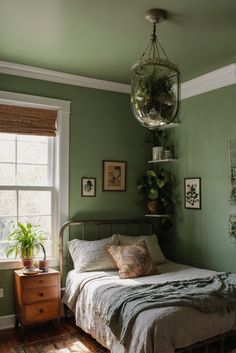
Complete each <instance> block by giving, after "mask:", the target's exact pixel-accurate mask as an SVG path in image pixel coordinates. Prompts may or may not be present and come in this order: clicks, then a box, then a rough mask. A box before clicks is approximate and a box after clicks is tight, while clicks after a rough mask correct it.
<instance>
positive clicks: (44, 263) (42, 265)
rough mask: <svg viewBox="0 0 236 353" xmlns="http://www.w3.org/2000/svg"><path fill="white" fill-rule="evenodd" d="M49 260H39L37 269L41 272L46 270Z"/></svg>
mask: <svg viewBox="0 0 236 353" xmlns="http://www.w3.org/2000/svg"><path fill="white" fill-rule="evenodd" d="M48 268H49V260H39V269H40V270H41V271H43V272H48Z"/></svg>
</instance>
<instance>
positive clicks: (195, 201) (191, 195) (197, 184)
mask: <svg viewBox="0 0 236 353" xmlns="http://www.w3.org/2000/svg"><path fill="white" fill-rule="evenodd" d="M184 200H185V201H184V202H185V208H192V209H196V210H199V209H201V178H185V179H184Z"/></svg>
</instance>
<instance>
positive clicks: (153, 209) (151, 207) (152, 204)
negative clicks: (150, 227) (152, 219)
mask: <svg viewBox="0 0 236 353" xmlns="http://www.w3.org/2000/svg"><path fill="white" fill-rule="evenodd" d="M157 208H158V205H157V200H149V201H147V209H148V212H149V213H150V214H156V213H157Z"/></svg>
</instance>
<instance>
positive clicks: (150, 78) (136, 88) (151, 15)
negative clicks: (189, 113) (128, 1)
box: [131, 9, 180, 129]
mask: <svg viewBox="0 0 236 353" xmlns="http://www.w3.org/2000/svg"><path fill="white" fill-rule="evenodd" d="M145 18H146V19H147V20H148V21H149V22H151V23H152V24H153V32H152V34H151V41H150V42H149V44H148V46H147V48H146V49H145V51H144V53H143V55H142V57H141V58H140V59H139V60H138V61H137V62H136V63H135V64H134V65H133V66H132V68H131V106H132V110H133V113H134V116H135V117H136V118H137V120H138V121H139V122H140V123H141V124H142V125H143V126H144V127H147V128H149V129H155V128H158V127H161V126H165V125H168V124H170V123H171V122H173V121H174V120H175V117H176V115H177V112H178V106H179V94H180V73H179V70H178V67H177V65H175V64H173V63H171V62H170V61H169V59H168V57H167V55H166V53H165V50H164V49H163V47H162V45H161V44H160V42H159V40H158V39H157V35H156V24H157V23H159V22H161V21H163V20H165V19H166V18H167V12H166V11H165V10H161V9H152V10H149V11H147V12H146V16H145Z"/></svg>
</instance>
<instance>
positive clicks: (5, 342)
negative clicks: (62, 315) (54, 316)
mask: <svg viewBox="0 0 236 353" xmlns="http://www.w3.org/2000/svg"><path fill="white" fill-rule="evenodd" d="M78 331H79V332H80V333H82V334H83V337H84V338H85V345H86V347H87V348H88V351H89V352H91V353H96V352H97V350H96V347H98V346H99V344H98V343H97V342H96V341H95V340H94V339H93V338H92V337H91V336H90V335H87V334H86V333H84V332H83V331H81V330H80V329H79V328H78V327H76V325H75V322H74V318H69V319H66V320H61V324H60V327H59V329H56V328H55V326H54V325H53V324H52V323H47V324H43V325H37V326H35V327H28V328H27V329H26V330H25V332H24V335H23V337H22V335H21V334H20V329H17V330H15V329H8V330H3V331H0V353H10V352H11V350H12V348H14V347H16V346H18V345H22V344H24V343H33V342H36V341H39V340H41V339H46V338H50V337H52V336H58V335H64V334H66V333H74V332H78Z"/></svg>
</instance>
